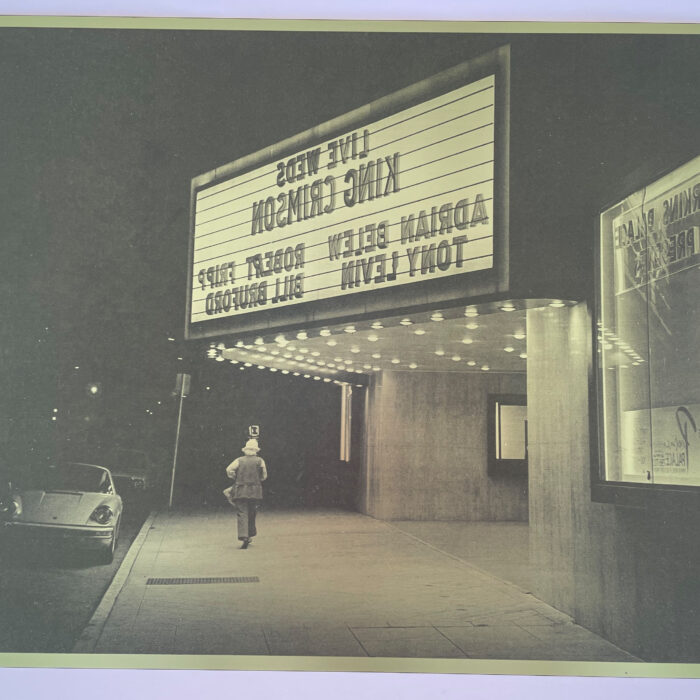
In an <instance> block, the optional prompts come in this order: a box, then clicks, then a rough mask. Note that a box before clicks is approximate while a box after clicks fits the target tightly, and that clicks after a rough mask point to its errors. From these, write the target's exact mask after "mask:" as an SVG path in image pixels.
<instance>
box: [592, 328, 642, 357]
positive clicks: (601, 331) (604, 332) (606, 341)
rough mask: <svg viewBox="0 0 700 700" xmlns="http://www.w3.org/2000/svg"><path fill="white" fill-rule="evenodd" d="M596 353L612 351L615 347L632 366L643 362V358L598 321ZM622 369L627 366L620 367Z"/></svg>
mask: <svg viewBox="0 0 700 700" xmlns="http://www.w3.org/2000/svg"><path fill="white" fill-rule="evenodd" d="M598 344H599V346H600V347H599V348H598V352H602V351H603V350H612V349H614V348H615V346H617V349H618V350H620V351H621V352H623V353H625V354H626V355H627V356H628V357H629V359H630V361H631V363H632V365H633V366H634V367H638V366H639V365H641V364H642V362H644V358H643V357H642V356H641V355H640V354H639V353H638V352H637V351H636V350H635V349H634V348H633V347H632V346H631V345H630V344H629V343H626V342H625V341H623V340H621V339H620V338H618V337H617V336H616V335H615V334H614V333H613V332H612V331H609V330H608V329H607V328H605V327H604V326H603V324H602V322H601V321H598ZM620 366H621V367H622V368H626V367H627V365H620Z"/></svg>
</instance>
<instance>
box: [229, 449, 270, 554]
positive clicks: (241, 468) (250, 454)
mask: <svg viewBox="0 0 700 700" xmlns="http://www.w3.org/2000/svg"><path fill="white" fill-rule="evenodd" d="M242 451H243V457H238V458H236V459H234V460H233V462H231V464H229V465H228V467H226V474H227V476H228V477H229V479H233V486H231V501H232V502H233V505H234V507H235V509H236V516H237V518H236V519H237V524H238V539H239V540H241V542H242V543H243V544H242V545H241V549H247V548H248V545H249V544H250V541H251V540H252V539H253V537H255V535H256V534H257V530H256V528H255V514H256V512H257V508H258V506H259V505H260V503H261V501H262V482H263V481H265V479H267V466H266V465H265V460H264V459H263V458H262V457H259V456H258V452H259V451H260V447H259V446H258V441H257V440H255V439H250V440H248V442H246V444H245V446H244V447H243V450H242Z"/></svg>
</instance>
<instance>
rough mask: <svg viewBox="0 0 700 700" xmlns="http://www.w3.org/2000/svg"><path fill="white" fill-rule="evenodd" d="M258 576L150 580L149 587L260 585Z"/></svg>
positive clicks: (147, 582) (147, 583)
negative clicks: (199, 584)
mask: <svg viewBox="0 0 700 700" xmlns="http://www.w3.org/2000/svg"><path fill="white" fill-rule="evenodd" d="M259 582H260V579H259V578H258V577H257V576H205V577H202V578H149V579H148V581H146V585H147V586H177V585H180V584H185V583H189V584H193V583H259Z"/></svg>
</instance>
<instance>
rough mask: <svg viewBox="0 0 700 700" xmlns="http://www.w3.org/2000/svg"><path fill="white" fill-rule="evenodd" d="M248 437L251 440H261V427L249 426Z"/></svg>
mask: <svg viewBox="0 0 700 700" xmlns="http://www.w3.org/2000/svg"><path fill="white" fill-rule="evenodd" d="M248 437H249V438H259V437H260V426H259V425H249V426H248Z"/></svg>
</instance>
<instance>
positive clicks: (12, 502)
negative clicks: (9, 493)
mask: <svg viewBox="0 0 700 700" xmlns="http://www.w3.org/2000/svg"><path fill="white" fill-rule="evenodd" d="M21 512H22V506H21V504H20V502H19V501H18V500H17V499H15V498H6V499H5V498H4V499H2V500H0V516H3V517H5V518H11V517H13V516H15V515H19V514H20V513H21Z"/></svg>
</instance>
